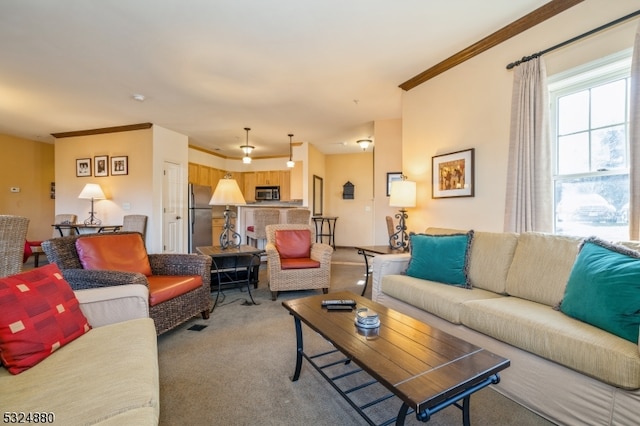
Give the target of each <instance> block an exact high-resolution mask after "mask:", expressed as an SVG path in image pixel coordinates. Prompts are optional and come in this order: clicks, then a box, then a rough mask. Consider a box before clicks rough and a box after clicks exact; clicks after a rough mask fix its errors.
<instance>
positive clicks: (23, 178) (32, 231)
mask: <svg viewBox="0 0 640 426" xmlns="http://www.w3.org/2000/svg"><path fill="white" fill-rule="evenodd" d="M0 152H2V155H1V156H0V214H3V215H5V214H6V215H16V216H24V217H27V218H29V231H28V233H27V239H28V240H46V239H48V238H51V235H52V232H53V231H52V229H51V224H52V223H53V218H54V209H55V200H53V199H51V197H50V191H49V190H50V185H51V182H54V181H55V176H54V171H53V157H54V148H53V144H49V143H43V142H36V141H32V140H28V139H22V138H18V137H15V136H8V135H3V134H0ZM12 187H15V188H20V192H11V191H10V188H12Z"/></svg>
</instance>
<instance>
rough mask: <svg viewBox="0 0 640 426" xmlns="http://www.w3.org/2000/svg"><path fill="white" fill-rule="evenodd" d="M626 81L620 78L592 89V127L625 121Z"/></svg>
mask: <svg viewBox="0 0 640 426" xmlns="http://www.w3.org/2000/svg"><path fill="white" fill-rule="evenodd" d="M626 86H627V85H626V81H625V80H618V81H614V82H612V83H609V84H604V85H602V86H598V87H594V88H593V89H592V90H591V127H592V128H596V127H603V126H609V125H612V124H620V123H624V122H625V118H626V117H625V111H626V91H627V90H626Z"/></svg>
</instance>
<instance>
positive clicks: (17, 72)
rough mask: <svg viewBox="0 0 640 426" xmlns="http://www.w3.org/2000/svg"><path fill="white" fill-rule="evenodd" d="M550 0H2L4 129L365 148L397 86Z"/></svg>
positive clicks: (268, 148) (397, 97)
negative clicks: (132, 130) (129, 128)
mask: <svg viewBox="0 0 640 426" xmlns="http://www.w3.org/2000/svg"><path fill="white" fill-rule="evenodd" d="M545 3H547V1H545V0H518V1H513V0H487V1H478V0H447V1H444V0H440V1H434V0H432V1H426V0H322V1H320V0H316V1H313V0H226V1H224V0H55V1H46V0H2V1H1V2H0V133H5V134H10V135H16V136H20V137H24V138H28V139H34V140H39V141H51V142H52V141H53V138H52V137H51V136H50V134H51V133H58V132H68V131H76V130H87V129H95V128H103V127H111V126H122V125H127V124H136V123H142V122H151V123H154V124H157V125H159V126H162V127H164V128H167V129H171V130H174V131H176V132H179V133H181V134H184V135H187V136H188V137H189V143H190V144H192V145H195V146H199V147H202V148H205V149H208V150H211V151H217V152H219V153H220V154H221V155H224V156H229V157H240V156H241V155H242V152H241V150H240V148H239V146H240V145H241V144H244V143H245V137H246V133H245V131H244V130H243V129H244V127H250V128H251V129H252V130H251V132H250V133H249V143H250V144H251V145H254V146H255V147H256V150H255V151H254V154H252V155H254V156H255V157H261V156H273V155H287V154H288V142H289V138H288V136H287V134H288V133H293V134H294V135H295V136H294V138H293V140H294V142H298V141H305V142H309V143H311V144H313V145H315V146H316V147H317V148H318V149H319V150H320V151H321V152H324V153H326V154H335V153H343V152H358V151H359V148H358V146H357V145H356V140H358V139H362V138H369V137H371V136H373V121H374V120H384V119H393V118H400V116H401V99H402V90H401V89H400V88H399V87H398V85H399V84H401V83H403V82H404V81H406V80H408V79H410V78H411V77H413V76H415V75H416V74H419V73H420V72H422V71H424V70H426V69H427V68H429V67H431V66H433V65H435V64H437V63H438V62H440V61H442V60H444V59H446V58H448V57H449V56H451V55H453V54H454V53H456V52H458V51H460V50H462V49H464V48H465V47H468V46H469V45H471V44H473V43H475V42H477V41H478V40H480V39H482V38H483V37H485V36H487V35H489V34H491V33H493V32H494V31H496V30H498V29H500V28H502V27H503V26H505V25H508V24H509V23H511V22H513V21H515V20H516V19H518V18H520V17H522V16H524V15H526V14H527V13H529V12H531V11H533V10H535V9H536V8H538V7H540V6H542V5H543V4H545ZM134 94H142V95H144V96H145V100H144V102H138V101H135V100H133V98H132V95H134ZM370 149H371V148H369V150H370Z"/></svg>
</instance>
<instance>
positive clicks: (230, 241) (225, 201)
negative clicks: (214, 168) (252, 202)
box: [209, 174, 247, 250]
mask: <svg viewBox="0 0 640 426" xmlns="http://www.w3.org/2000/svg"><path fill="white" fill-rule="evenodd" d="M245 204H247V203H246V202H245V200H244V197H243V196H242V192H241V191H240V187H239V186H238V182H236V180H235V179H231V174H226V175H225V176H224V177H223V178H222V179H220V180H219V181H218V185H217V186H216V189H215V191H213V196H211V201H209V205H211V206H226V207H225V210H224V213H223V216H224V226H223V227H222V233H221V234H220V247H222V249H223V250H225V249H227V248H229V247H239V246H240V244H241V243H242V237H241V236H240V234H238V233H237V232H236V231H235V225H234V224H233V223H231V218H232V217H237V215H236V214H235V213H234V212H232V211H231V210H229V206H239V205H245Z"/></svg>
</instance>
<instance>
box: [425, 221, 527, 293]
mask: <svg viewBox="0 0 640 426" xmlns="http://www.w3.org/2000/svg"><path fill="white" fill-rule="evenodd" d="M462 232H467V231H463V230H459V229H451V228H437V227H429V228H427V230H426V231H425V233H426V234H430V235H443V234H444V235H446V234H459V233H462ZM517 244H518V234H516V233H512V232H478V231H474V233H473V241H472V242H471V253H470V255H469V281H471V285H472V286H473V288H482V289H485V290H489V291H493V292H494V293H499V294H506V291H507V290H506V285H507V274H508V273H509V267H510V266H511V261H512V260H513V253H514V252H515V250H516V245H517Z"/></svg>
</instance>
